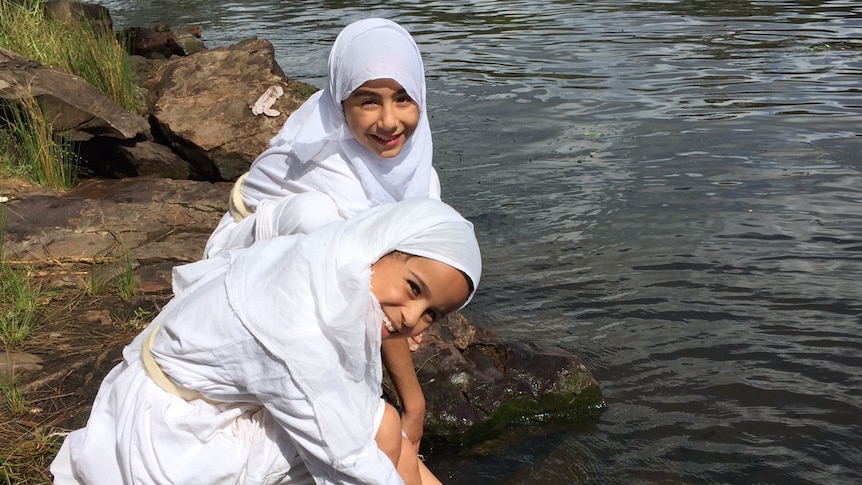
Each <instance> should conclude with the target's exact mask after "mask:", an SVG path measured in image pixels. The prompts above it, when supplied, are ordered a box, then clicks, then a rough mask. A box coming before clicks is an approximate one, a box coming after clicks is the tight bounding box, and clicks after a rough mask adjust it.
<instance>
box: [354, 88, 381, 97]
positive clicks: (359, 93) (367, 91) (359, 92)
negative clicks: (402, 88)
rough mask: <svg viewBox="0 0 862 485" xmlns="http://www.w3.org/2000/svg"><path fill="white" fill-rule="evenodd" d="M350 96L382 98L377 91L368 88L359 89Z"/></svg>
mask: <svg viewBox="0 0 862 485" xmlns="http://www.w3.org/2000/svg"><path fill="white" fill-rule="evenodd" d="M350 96H355V97H361V96H380V95H379V94H377V92H376V91H372V90H370V89H366V88H357V89H356V91H353V93H351V94H350Z"/></svg>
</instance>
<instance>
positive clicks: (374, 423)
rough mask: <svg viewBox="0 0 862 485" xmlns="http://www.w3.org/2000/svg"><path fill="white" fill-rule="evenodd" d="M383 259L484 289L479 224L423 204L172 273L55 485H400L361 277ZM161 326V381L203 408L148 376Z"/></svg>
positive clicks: (375, 329)
mask: <svg viewBox="0 0 862 485" xmlns="http://www.w3.org/2000/svg"><path fill="white" fill-rule="evenodd" d="M392 250H399V251H404V252H407V253H410V254H415V255H417V256H424V257H429V258H432V259H435V260H438V261H442V262H444V263H446V264H449V265H450V266H453V267H455V268H457V269H459V270H461V271H463V272H464V273H465V274H466V275H467V276H468V278H470V280H471V281H472V282H473V286H474V287H476V286H478V282H479V275H480V273H481V258H480V256H479V247H478V244H477V243H476V240H475V235H474V234H473V229H472V224H470V223H469V222H468V221H466V220H464V219H463V218H461V217H460V216H459V215H458V214H457V212H455V211H454V210H453V209H452V208H451V207H449V206H447V205H445V204H443V203H442V202H439V201H434V200H430V199H419V200H413V201H407V202H402V203H398V204H385V205H383V206H378V207H376V208H374V209H371V210H369V211H366V212H365V213H363V214H361V215H359V216H357V217H355V218H353V219H351V220H349V221H346V222H341V223H335V224H331V225H328V226H327V227H325V228H323V229H321V230H319V231H315V232H314V233H311V234H309V235H295V236H286V237H279V238H275V239H272V240H269V241H262V242H260V243H257V244H255V245H254V246H252V247H250V248H248V249H244V250H237V251H226V252H223V253H221V254H220V255H218V256H217V257H214V258H211V259H207V260H203V261H200V262H198V263H194V264H190V265H186V266H182V267H179V268H176V269H175V275H174V286H175V287H174V292H175V296H174V298H173V299H172V300H171V301H170V302H169V303H168V305H166V306H165V308H164V309H163V310H162V312H161V313H160V314H159V315H158V316H157V317H156V319H155V320H154V321H153V323H152V324H151V325H150V327H148V328H147V330H145V331H144V332H143V333H142V334H141V335H139V336H138V337H137V338H136V339H135V340H134V341H133V342H132V343H131V344H130V345H129V346H127V347H126V348H125V349H124V352H123V356H124V361H123V362H122V363H121V364H120V365H118V366H117V367H116V368H114V369H113V370H112V371H111V372H110V373H109V374H108V376H107V377H106V378H105V380H104V382H103V383H102V386H101V388H100V390H99V393H98V395H97V397H96V401H95V403H94V405H93V410H92V412H91V416H90V419H89V421H88V422H87V426H86V427H85V428H83V429H80V430H77V431H74V432H72V433H71V434H69V436H68V437H67V438H66V440H65V442H64V443H63V447H62V448H61V450H60V453H59V454H58V456H57V458H56V459H55V460H54V462H53V463H52V466H51V471H52V473H53V474H54V476H55V482H54V483H55V484H67V483H68V484H79V483H87V484H106V485H107V484H110V485H119V484H132V483H136V484H137V483H140V484H147V483H152V484H164V483H189V484H191V483H195V484H197V483H206V484H210V483H219V484H222V483H243V484H258V483H260V484H264V483H267V484H268V483H312V482H316V483H319V484H330V483H331V484H335V483H344V484H352V483H356V484H359V483H362V484H372V483H373V484H386V483H395V484H398V483H402V482H401V479H400V477H399V476H398V474H397V472H396V471H395V468H394V466H393V465H392V462H391V461H390V460H389V459H388V458H387V457H386V456H385V455H384V454H383V453H382V452H381V451H380V450H379V449H378V448H377V445H376V442H375V441H374V436H375V434H376V431H377V427H378V426H379V424H380V420H381V418H382V409H383V408H382V401H381V399H380V394H381V378H382V367H381V361H380V338H381V336H380V328H381V323H382V321H383V314H382V310H381V308H380V306H379V303H377V302H376V300H375V299H374V297H373V295H372V293H371V291H370V280H371V271H370V266H371V264H372V263H373V262H375V261H377V260H378V259H380V257H382V256H383V255H385V254H387V253H388V252H390V251H392ZM470 297H472V295H470ZM468 300H469V298H468ZM157 326H158V331H157V333H156V335H155V339H154V342H153V346H152V355H153V357H154V359H155V361H156V362H157V363H158V366H159V368H161V370H162V371H163V372H164V373H165V374H166V375H167V376H168V377H169V378H170V380H171V381H173V382H174V383H175V384H177V385H178V386H180V387H182V388H185V389H189V390H193V391H196V392H199V393H200V394H202V395H203V396H204V397H205V398H206V399H207V400H201V399H194V400H191V401H186V400H184V399H182V398H180V397H179V396H176V395H174V394H171V393H169V392H167V391H165V390H163V389H162V388H161V387H159V386H158V385H156V384H155V382H154V381H153V380H152V379H151V378H150V377H149V376H148V375H147V373H146V371H145V370H144V368H143V365H142V362H141V346H142V344H143V342H144V340H145V338H146V337H147V336H148V335H149V333H150V332H152V331H153V328H156V327H157ZM208 401H211V402H208Z"/></svg>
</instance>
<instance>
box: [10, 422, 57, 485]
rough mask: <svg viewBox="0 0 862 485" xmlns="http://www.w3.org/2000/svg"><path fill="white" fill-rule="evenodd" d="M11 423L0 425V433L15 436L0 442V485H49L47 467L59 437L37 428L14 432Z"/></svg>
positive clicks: (15, 425) (49, 478) (13, 424)
mask: <svg viewBox="0 0 862 485" xmlns="http://www.w3.org/2000/svg"><path fill="white" fill-rule="evenodd" d="M18 426H20V425H18V424H15V423H4V424H0V434H2V435H12V436H16V438H15V439H11V440H9V441H8V442H3V443H0V484H2V485H12V484H16V485H35V484H49V483H51V477H50V475H49V474H48V466H49V465H50V462H51V460H53V459H54V456H55V455H56V454H57V451H59V449H60V444H62V438H61V437H59V436H57V435H54V434H46V433H45V432H44V431H43V430H42V429H41V428H38V427H37V428H35V429H33V430H32V431H30V432H25V433H21V432H17V433H16V432H15V431H16V430H15V429H12V428H15V427H18Z"/></svg>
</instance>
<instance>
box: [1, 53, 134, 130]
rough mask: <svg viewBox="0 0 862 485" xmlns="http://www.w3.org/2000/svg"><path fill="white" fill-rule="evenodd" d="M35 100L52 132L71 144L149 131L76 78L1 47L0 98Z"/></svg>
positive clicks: (127, 113)
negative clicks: (51, 127)
mask: <svg viewBox="0 0 862 485" xmlns="http://www.w3.org/2000/svg"><path fill="white" fill-rule="evenodd" d="M27 98H35V99H36V100H37V101H38V102H39V105H40V106H41V107H42V110H43V112H44V114H45V116H46V118H47V119H49V120H51V123H52V125H53V128H54V131H56V132H58V133H60V134H63V135H64V136H65V137H66V138H68V139H70V140H72V141H86V140H90V139H91V138H93V137H95V136H101V137H107V138H113V139H121V140H131V139H134V138H136V137H142V136H144V134H145V133H146V132H148V130H149V124H148V123H147V121H146V119H144V118H143V117H141V116H139V115H136V114H133V113H130V112H128V111H126V110H125V109H123V108H122V107H121V106H120V105H118V104H117V103H115V102H114V101H112V100H111V99H109V98H107V97H106V96H105V95H104V94H102V92H101V91H99V90H98V89H96V88H94V87H93V86H91V85H89V84H87V83H86V82H84V81H83V80H82V79H81V78H79V77H77V76H72V75H70V74H66V73H64V72H62V71H58V70H56V69H51V68H47V67H44V66H42V65H41V64H39V63H38V62H36V61H33V60H31V59H27V58H26V57H22V56H20V55H18V54H16V53H14V52H11V51H8V50H5V49H2V48H0V99H3V100H8V101H16V102H17V101H20V100H22V99H27Z"/></svg>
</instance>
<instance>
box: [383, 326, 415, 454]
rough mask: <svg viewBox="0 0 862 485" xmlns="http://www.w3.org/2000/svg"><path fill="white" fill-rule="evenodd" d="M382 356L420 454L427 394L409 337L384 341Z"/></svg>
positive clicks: (406, 427)
mask: <svg viewBox="0 0 862 485" xmlns="http://www.w3.org/2000/svg"><path fill="white" fill-rule="evenodd" d="M382 355H383V365H385V366H386V369H387V370H388V371H389V376H390V377H391V378H392V383H393V384H395V390H396V392H398V397H399V398H401V404H402V405H403V406H404V410H403V413H402V415H401V421H402V427H403V428H404V432H406V433H407V437H408V438H409V439H410V442H411V443H413V446H415V447H416V452H417V453H418V452H419V441H420V440H421V439H422V433H423V426H424V423H425V394H423V393H422V388H421V387H420V386H419V379H418V378H417V377H416V370H415V369H414V367H413V358H412V357H411V356H410V350H409V348H408V347H407V340H406V339H391V340H384V341H383V347H382Z"/></svg>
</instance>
